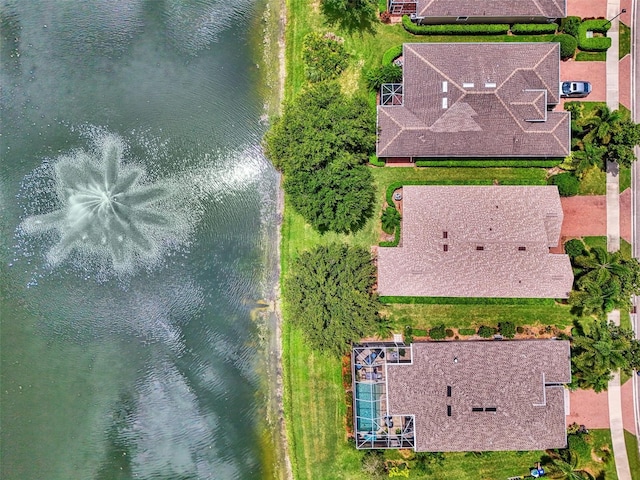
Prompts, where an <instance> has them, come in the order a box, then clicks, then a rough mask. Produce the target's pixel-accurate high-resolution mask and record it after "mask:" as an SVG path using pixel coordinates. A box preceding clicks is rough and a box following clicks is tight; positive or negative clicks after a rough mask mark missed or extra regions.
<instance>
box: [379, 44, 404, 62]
mask: <svg viewBox="0 0 640 480" xmlns="http://www.w3.org/2000/svg"><path fill="white" fill-rule="evenodd" d="M400 55H402V45H396V46H395V47H391V48H390V49H389V50H387V51H386V52H384V54H383V55H382V65H391V64H392V63H393V61H394V60H395V59H396V58H398V57H399V56H400Z"/></svg>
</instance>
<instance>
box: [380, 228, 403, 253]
mask: <svg viewBox="0 0 640 480" xmlns="http://www.w3.org/2000/svg"><path fill="white" fill-rule="evenodd" d="M400 228H401V227H400V224H398V225H396V231H395V235H394V238H393V240H392V241H390V242H380V244H379V245H380V246H381V247H397V246H398V244H399V243H400Z"/></svg>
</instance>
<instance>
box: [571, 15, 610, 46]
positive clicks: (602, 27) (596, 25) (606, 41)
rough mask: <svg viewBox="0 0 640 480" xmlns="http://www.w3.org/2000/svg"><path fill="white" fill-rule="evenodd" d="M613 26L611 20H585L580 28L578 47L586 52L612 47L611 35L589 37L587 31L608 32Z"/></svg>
mask: <svg viewBox="0 0 640 480" xmlns="http://www.w3.org/2000/svg"><path fill="white" fill-rule="evenodd" d="M609 28H611V22H610V21H609V20H606V19H596V20H585V21H584V22H582V23H581V24H580V27H579V28H578V48H580V50H584V51H585V52H604V51H606V50H607V49H608V48H609V47H611V39H610V38H609V37H593V38H587V31H589V30H591V31H594V32H597V33H602V34H606V33H607V31H608V30H609Z"/></svg>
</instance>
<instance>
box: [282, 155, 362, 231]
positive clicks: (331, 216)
mask: <svg viewBox="0 0 640 480" xmlns="http://www.w3.org/2000/svg"><path fill="white" fill-rule="evenodd" d="M284 189H285V191H286V192H287V193H288V194H289V198H290V200H291V204H292V205H293V207H294V208H295V209H296V210H297V211H298V212H299V213H300V214H301V215H302V216H303V217H304V218H305V219H306V220H307V221H308V222H309V223H310V224H311V226H313V227H314V228H315V229H316V230H318V231H320V232H326V231H333V232H340V233H348V232H351V231H355V230H358V229H360V228H361V227H362V226H363V224H364V222H365V220H366V219H367V218H368V217H369V214H370V212H371V207H372V205H373V200H374V194H373V191H374V190H373V177H372V175H371V171H370V170H369V169H368V168H367V167H365V166H364V165H358V164H354V161H353V160H352V159H351V158H350V156H349V155H348V154H343V155H341V156H340V158H339V159H336V160H334V161H333V162H332V163H331V164H329V165H328V166H327V167H326V168H323V169H320V170H316V171H311V172H310V171H304V170H300V171H298V172H295V173H291V174H289V175H288V176H287V177H286V179H285V182H284Z"/></svg>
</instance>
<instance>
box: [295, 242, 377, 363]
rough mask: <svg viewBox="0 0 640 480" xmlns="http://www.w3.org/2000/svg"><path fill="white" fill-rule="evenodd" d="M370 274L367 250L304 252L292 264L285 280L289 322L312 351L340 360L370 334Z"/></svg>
mask: <svg viewBox="0 0 640 480" xmlns="http://www.w3.org/2000/svg"><path fill="white" fill-rule="evenodd" d="M375 271H376V269H375V266H374V264H373V262H372V259H371V254H370V253H369V251H367V250H365V249H363V248H360V247H354V246H349V245H340V244H332V245H329V246H320V247H317V248H315V249H313V250H310V251H305V252H303V253H302V254H301V255H300V257H298V259H296V260H295V261H294V262H293V265H292V266H291V269H290V271H289V274H288V275H287V277H286V279H285V291H286V299H287V302H286V308H287V311H288V318H290V319H291V322H292V323H293V325H295V326H297V327H299V328H300V330H301V331H302V333H303V335H304V337H305V339H306V340H307V342H308V343H309V345H310V346H311V347H312V348H314V349H316V350H319V351H322V352H329V353H332V354H335V355H337V356H340V355H343V354H344V353H345V352H346V351H347V350H348V348H349V346H350V344H351V343H352V342H357V341H358V340H360V338H362V337H363V336H365V335H371V334H373V333H375V331H376V323H377V322H378V319H379V316H378V310H379V309H380V303H379V301H378V299H377V297H376V295H375V294H374V293H373V285H374V282H375Z"/></svg>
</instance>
